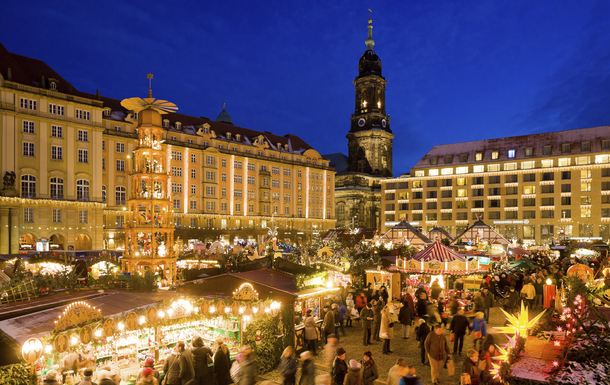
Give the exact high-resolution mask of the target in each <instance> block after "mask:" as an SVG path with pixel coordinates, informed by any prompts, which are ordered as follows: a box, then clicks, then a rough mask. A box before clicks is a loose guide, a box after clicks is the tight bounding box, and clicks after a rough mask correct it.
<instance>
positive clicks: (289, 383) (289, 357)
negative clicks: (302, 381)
mask: <svg viewBox="0 0 610 385" xmlns="http://www.w3.org/2000/svg"><path fill="white" fill-rule="evenodd" d="M293 354H294V348H293V347H292V346H288V347H287V348H286V349H284V353H282V359H281V360H280V364H279V365H278V372H280V374H281V375H282V376H283V377H284V381H282V384H283V385H295V384H296V375H297V366H298V364H297V360H296V358H294V357H293Z"/></svg>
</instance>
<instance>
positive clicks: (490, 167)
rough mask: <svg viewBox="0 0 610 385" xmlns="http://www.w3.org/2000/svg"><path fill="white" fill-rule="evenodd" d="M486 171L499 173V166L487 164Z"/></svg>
mask: <svg viewBox="0 0 610 385" xmlns="http://www.w3.org/2000/svg"><path fill="white" fill-rule="evenodd" d="M487 171H489V172H496V171H500V165H499V164H488V165H487Z"/></svg>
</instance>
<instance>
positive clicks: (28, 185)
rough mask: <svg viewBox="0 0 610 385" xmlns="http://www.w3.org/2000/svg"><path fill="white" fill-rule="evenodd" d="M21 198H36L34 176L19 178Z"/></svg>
mask: <svg viewBox="0 0 610 385" xmlns="http://www.w3.org/2000/svg"><path fill="white" fill-rule="evenodd" d="M21 197H22V198H36V177H35V176H34V175H22V176H21Z"/></svg>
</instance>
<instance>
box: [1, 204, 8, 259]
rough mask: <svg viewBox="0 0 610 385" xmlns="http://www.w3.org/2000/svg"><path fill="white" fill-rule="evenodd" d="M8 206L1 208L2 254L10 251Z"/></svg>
mask: <svg viewBox="0 0 610 385" xmlns="http://www.w3.org/2000/svg"><path fill="white" fill-rule="evenodd" d="M8 212H9V211H8V207H2V208H0V254H10V253H9V245H10V239H9V231H8V230H9V228H8Z"/></svg>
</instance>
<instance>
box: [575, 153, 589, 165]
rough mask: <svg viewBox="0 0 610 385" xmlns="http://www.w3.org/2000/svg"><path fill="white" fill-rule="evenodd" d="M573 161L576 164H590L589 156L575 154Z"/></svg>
mask: <svg viewBox="0 0 610 385" xmlns="http://www.w3.org/2000/svg"><path fill="white" fill-rule="evenodd" d="M574 163H575V164H577V165H584V164H591V156H589V155H587V156H577V157H576V159H574Z"/></svg>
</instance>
